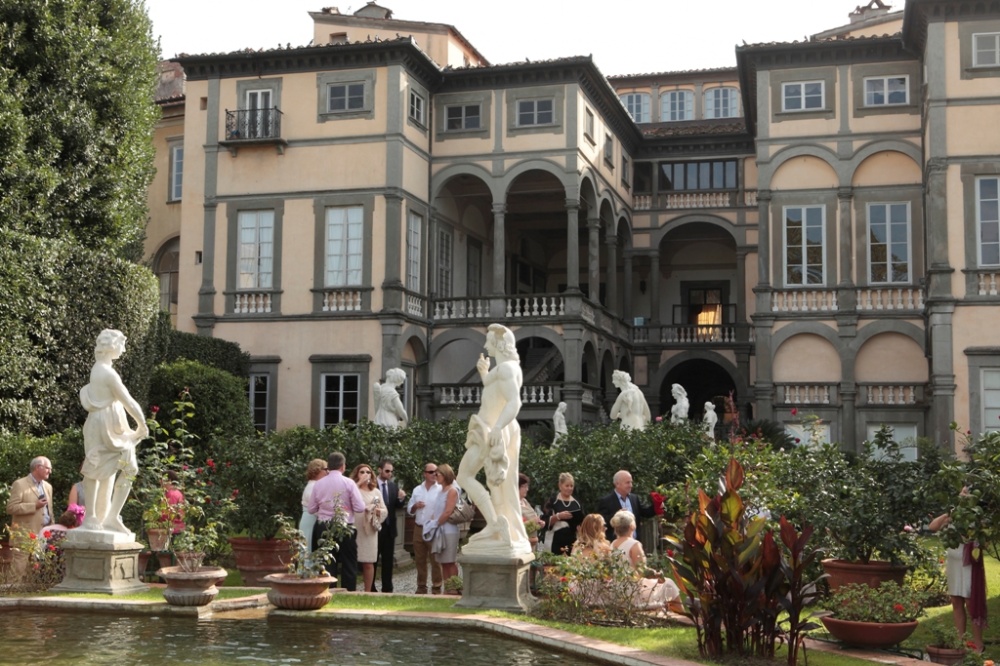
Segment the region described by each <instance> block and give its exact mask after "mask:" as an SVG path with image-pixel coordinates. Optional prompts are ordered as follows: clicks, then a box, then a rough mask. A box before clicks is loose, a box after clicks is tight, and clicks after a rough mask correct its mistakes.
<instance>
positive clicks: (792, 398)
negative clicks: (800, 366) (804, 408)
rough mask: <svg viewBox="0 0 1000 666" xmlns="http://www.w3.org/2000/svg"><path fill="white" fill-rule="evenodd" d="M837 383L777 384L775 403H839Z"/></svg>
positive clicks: (791, 404) (795, 404) (796, 404)
mask: <svg viewBox="0 0 1000 666" xmlns="http://www.w3.org/2000/svg"><path fill="white" fill-rule="evenodd" d="M837 387H838V385H837V384H832V383H831V384H775V386H774V388H775V391H776V396H775V397H776V400H775V404H778V405H790V406H793V407H795V406H798V405H837V404H838V403H839V401H840V396H839V395H838V392H837Z"/></svg>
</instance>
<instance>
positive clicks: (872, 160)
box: [851, 150, 923, 187]
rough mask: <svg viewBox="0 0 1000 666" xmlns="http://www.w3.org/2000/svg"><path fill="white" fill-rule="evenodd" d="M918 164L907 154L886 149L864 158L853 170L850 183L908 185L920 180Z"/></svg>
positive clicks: (920, 174)
mask: <svg viewBox="0 0 1000 666" xmlns="http://www.w3.org/2000/svg"><path fill="white" fill-rule="evenodd" d="M922 179H923V174H922V173H921V169H920V165H919V164H917V163H916V162H914V161H913V160H912V159H910V157H909V156H908V155H904V154H903V153H897V152H895V151H891V150H886V151H882V152H880V153H875V154H874V155H872V156H871V157H868V158H866V159H865V160H864V161H863V162H862V163H861V164H859V165H858V168H857V169H856V170H855V171H854V178H853V179H852V181H851V185H853V186H855V187H857V186H866V187H871V186H875V185H904V184H906V185H908V184H912V183H920V182H922Z"/></svg>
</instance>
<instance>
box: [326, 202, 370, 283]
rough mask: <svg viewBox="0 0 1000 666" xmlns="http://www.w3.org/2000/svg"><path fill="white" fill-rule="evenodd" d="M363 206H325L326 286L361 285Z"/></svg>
mask: <svg viewBox="0 0 1000 666" xmlns="http://www.w3.org/2000/svg"><path fill="white" fill-rule="evenodd" d="M363 229H364V208H363V207H362V206H346V207H338V208H327V209H326V285H325V286H327V287H346V286H360V285H361V284H362V279H363V277H362V268H363V263H364V262H363V254H362V253H363V250H364V247H363V246H364V235H363Z"/></svg>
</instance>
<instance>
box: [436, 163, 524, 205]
mask: <svg viewBox="0 0 1000 666" xmlns="http://www.w3.org/2000/svg"><path fill="white" fill-rule="evenodd" d="M458 176H472V177H474V178H477V179H479V180H480V181H482V182H483V184H484V185H485V186H486V187H487V188H488V189H489V191H490V196H491V198H492V200H493V202H500V201H503V200H504V190H505V188H502V187H500V186H499V183H498V182H497V180H496V178H494V177H493V174H491V173H490V172H489V171H487V170H486V169H484V168H483V167H481V166H479V165H478V164H468V163H464V164H453V165H451V166H448V167H445V168H444V169H442V170H441V171H438V172H437V173H435V174H434V175H433V176H431V188H430V189H431V201H432V202H433V201H436V200H437V198H438V197H440V196H441V191H442V190H443V189H444V187H445V186H446V185H447V184H448V182H449V181H450V180H451V179H453V178H456V177H458Z"/></svg>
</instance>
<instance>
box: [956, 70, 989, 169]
mask: <svg viewBox="0 0 1000 666" xmlns="http://www.w3.org/2000/svg"><path fill="white" fill-rule="evenodd" d="M990 80H992V81H994V83H993V92H992V94H993V95H994V96H998V95H1000V84H998V83H996V82H995V81H996V79H990ZM998 126H1000V112H998V111H997V105H996V104H990V105H983V106H950V107H948V129H947V132H948V154H949V155H952V156H958V155H996V154H997V153H1000V132H997V131H996V128H997V127H998Z"/></svg>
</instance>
